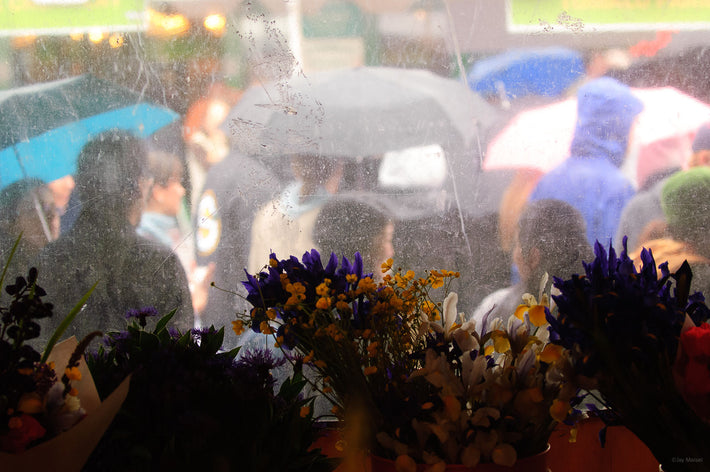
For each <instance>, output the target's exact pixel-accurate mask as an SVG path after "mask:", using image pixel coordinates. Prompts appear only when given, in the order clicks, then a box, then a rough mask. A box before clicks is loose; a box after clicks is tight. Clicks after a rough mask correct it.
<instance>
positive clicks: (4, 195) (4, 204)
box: [0, 178, 59, 251]
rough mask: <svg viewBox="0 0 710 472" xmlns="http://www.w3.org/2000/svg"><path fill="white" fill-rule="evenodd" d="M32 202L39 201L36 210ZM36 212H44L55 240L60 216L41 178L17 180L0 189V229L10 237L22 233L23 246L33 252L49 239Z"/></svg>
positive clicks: (50, 193)
mask: <svg viewBox="0 0 710 472" xmlns="http://www.w3.org/2000/svg"><path fill="white" fill-rule="evenodd" d="M35 202H37V203H39V206H40V208H39V210H38V209H37V207H36V205H35ZM39 211H41V212H42V213H43V217H44V219H45V221H46V222H47V225H48V227H49V229H50V233H51V238H52V239H55V238H56V237H57V236H58V234H59V216H58V214H57V212H56V208H55V206H54V199H53V197H52V192H51V191H50V190H49V189H48V188H47V186H46V185H44V183H43V182H42V181H41V180H39V179H31V178H29V179H22V180H18V181H17V182H13V183H12V184H10V185H8V186H7V187H5V188H3V189H2V190H1V191H0V228H1V229H2V231H3V232H5V233H6V234H7V235H8V236H9V237H11V238H16V237H17V236H19V235H20V233H22V243H23V247H25V248H32V249H33V250H36V251H39V250H40V249H42V248H43V247H44V246H45V244H47V242H48V240H47V235H46V234H45V231H44V228H43V225H42V220H41V216H40V214H39Z"/></svg>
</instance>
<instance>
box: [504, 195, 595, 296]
mask: <svg viewBox="0 0 710 472" xmlns="http://www.w3.org/2000/svg"><path fill="white" fill-rule="evenodd" d="M591 255H592V248H591V247H590V246H589V242H588V241H587V227H586V224H585V222H584V217H583V216H582V214H581V213H580V212H579V211H578V210H577V209H575V208H574V207H572V206H571V205H569V204H568V203H566V202H563V201H561V200H553V199H545V200H538V201H535V202H531V203H528V204H527V205H526V207H525V208H524V209H523V212H522V213H521V215H520V218H519V219H518V231H517V235H516V240H515V249H514V250H513V260H514V262H515V263H516V265H517V267H518V270H519V272H520V278H521V280H522V282H523V283H524V284H525V285H526V286H527V287H528V290H531V291H532V293H533V294H535V295H537V290H535V289H536V288H537V287H538V286H539V284H540V280H541V279H542V276H543V275H544V274H545V273H547V274H548V275H549V281H548V283H549V282H552V277H553V276H556V277H562V278H567V277H569V276H570V275H572V274H578V273H580V272H582V270H583V267H582V261H583V260H590V258H591Z"/></svg>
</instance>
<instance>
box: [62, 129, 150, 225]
mask: <svg viewBox="0 0 710 472" xmlns="http://www.w3.org/2000/svg"><path fill="white" fill-rule="evenodd" d="M145 167H146V150H145V148H144V146H143V143H142V142H141V141H140V140H139V139H138V138H136V137H135V136H133V135H131V134H130V133H127V132H124V131H119V130H112V131H108V132H105V133H102V134H100V135H99V136H97V137H96V138H94V139H93V140H91V141H89V142H88V143H87V144H86V145H85V146H84V148H83V149H82V150H81V154H80V155H79V159H78V163H77V173H76V178H75V180H76V187H77V190H78V191H79V196H80V198H81V202H82V214H92V215H96V216H98V217H99V219H101V220H103V221H104V222H116V223H117V224H119V225H125V224H126V223H129V224H131V225H133V226H135V225H137V224H138V221H139V220H140V215H141V212H142V211H143V205H144V201H145V197H146V196H147V195H146V193H147V190H148V187H149V184H150V180H149V176H148V175H147V174H146V168H145Z"/></svg>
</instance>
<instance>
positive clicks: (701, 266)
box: [630, 166, 710, 294]
mask: <svg viewBox="0 0 710 472" xmlns="http://www.w3.org/2000/svg"><path fill="white" fill-rule="evenodd" d="M661 207H662V209H663V214H664V216H665V220H666V226H665V236H664V237H660V238H656V239H652V240H650V241H646V242H645V243H643V245H642V247H646V248H648V249H651V251H652V252H653V256H654V259H655V261H656V264H657V265H660V264H661V263H663V262H668V270H670V271H671V272H675V271H676V270H678V269H679V268H680V266H681V264H682V263H683V261H686V260H687V261H688V263H689V264H690V268H691V270H692V271H693V281H692V285H691V288H692V290H693V291H700V292H703V293H704V294H710V167H706V166H700V167H693V168H691V169H689V170H684V171H680V172H676V173H675V174H673V175H672V176H670V177H669V178H668V179H667V180H666V182H665V184H664V185H663V189H662V190H661ZM641 249H642V248H641V247H639V248H638V249H637V250H636V251H635V252H634V253H632V254H631V255H630V257H631V258H632V259H634V261H636V262H638V264H639V265H640V252H641Z"/></svg>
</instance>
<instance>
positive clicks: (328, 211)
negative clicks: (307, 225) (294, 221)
mask: <svg viewBox="0 0 710 472" xmlns="http://www.w3.org/2000/svg"><path fill="white" fill-rule="evenodd" d="M393 233H394V224H393V223H392V220H391V219H390V218H389V217H388V216H387V215H386V214H385V213H384V212H382V211H381V210H379V209H378V208H376V207H375V206H373V205H371V204H369V203H365V202H363V201H358V200H355V199H351V198H340V197H333V198H332V199H331V200H330V201H328V202H327V203H326V204H325V205H323V207H322V208H321V210H320V212H319V213H318V217H317V218H316V223H315V225H314V228H313V241H314V243H315V245H316V248H317V249H318V251H319V252H320V254H321V258H323V259H324V260H325V261H326V262H327V260H328V258H329V257H330V254H331V253H335V255H336V256H338V258H339V259H340V258H342V257H343V256H345V257H346V258H347V259H348V260H350V261H351V262H352V261H353V258H354V256H355V253H356V252H359V253H360V255H361V256H362V261H363V268H364V270H365V272H366V273H369V272H372V273H373V275H374V277H376V278H378V277H379V278H381V276H382V271H381V270H380V267H381V265H382V263H383V262H385V261H386V260H387V259H389V258H390V257H392V256H393V255H394V248H393V247H392V236H393Z"/></svg>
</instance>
